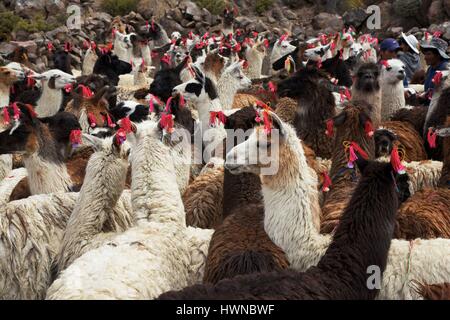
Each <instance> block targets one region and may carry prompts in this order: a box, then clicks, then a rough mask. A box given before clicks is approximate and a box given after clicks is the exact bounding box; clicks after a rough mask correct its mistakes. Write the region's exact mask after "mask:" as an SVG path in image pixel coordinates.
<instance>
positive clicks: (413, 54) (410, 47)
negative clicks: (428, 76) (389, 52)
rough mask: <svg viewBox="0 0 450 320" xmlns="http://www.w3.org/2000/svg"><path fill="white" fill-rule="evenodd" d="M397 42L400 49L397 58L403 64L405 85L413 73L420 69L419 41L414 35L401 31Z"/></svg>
mask: <svg viewBox="0 0 450 320" xmlns="http://www.w3.org/2000/svg"><path fill="white" fill-rule="evenodd" d="M399 44H400V47H401V48H402V51H400V52H399V54H398V58H399V59H400V60H401V61H402V62H403V63H404V64H405V71H406V79H405V80H406V81H405V86H407V85H408V83H409V82H410V81H411V79H412V77H413V75H414V73H416V71H417V70H419V69H420V55H419V41H417V38H416V37H415V36H414V35H412V34H411V35H409V36H407V35H406V34H404V33H403V32H402V36H401V38H400V40H399Z"/></svg>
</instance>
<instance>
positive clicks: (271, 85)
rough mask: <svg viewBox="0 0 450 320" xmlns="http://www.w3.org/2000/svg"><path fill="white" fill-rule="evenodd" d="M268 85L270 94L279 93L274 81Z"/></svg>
mask: <svg viewBox="0 0 450 320" xmlns="http://www.w3.org/2000/svg"><path fill="white" fill-rule="evenodd" d="M267 85H268V86H269V91H270V92H272V93H275V92H277V86H276V85H275V84H274V83H273V82H272V81H270V82H269V83H268V84H267Z"/></svg>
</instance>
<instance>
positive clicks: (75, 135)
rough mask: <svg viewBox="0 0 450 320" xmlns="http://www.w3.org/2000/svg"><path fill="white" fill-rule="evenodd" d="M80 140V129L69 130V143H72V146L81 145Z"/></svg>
mask: <svg viewBox="0 0 450 320" xmlns="http://www.w3.org/2000/svg"><path fill="white" fill-rule="evenodd" d="M81 142H82V141H81V130H72V131H71V132H70V143H71V144H72V147H73V148H76V147H78V146H79V145H81Z"/></svg>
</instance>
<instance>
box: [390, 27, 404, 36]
mask: <svg viewBox="0 0 450 320" xmlns="http://www.w3.org/2000/svg"><path fill="white" fill-rule="evenodd" d="M388 31H390V32H392V33H393V34H395V35H396V36H397V37H398V36H400V35H401V33H402V32H403V28H402V27H392V28H389V29H388Z"/></svg>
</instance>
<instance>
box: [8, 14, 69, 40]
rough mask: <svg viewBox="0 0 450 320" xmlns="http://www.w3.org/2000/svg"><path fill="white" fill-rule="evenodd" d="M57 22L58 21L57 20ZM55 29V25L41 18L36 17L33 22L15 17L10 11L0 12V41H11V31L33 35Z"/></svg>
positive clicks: (56, 25)
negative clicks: (22, 31) (20, 31)
mask: <svg viewBox="0 0 450 320" xmlns="http://www.w3.org/2000/svg"><path fill="white" fill-rule="evenodd" d="M61 19H64V18H61ZM58 21H60V19H59V18H58ZM57 27H58V24H57V23H53V24H52V23H48V22H46V21H45V19H44V17H42V16H38V17H36V18H35V19H33V20H27V19H23V18H21V17H19V16H17V15H15V14H14V13H13V12H12V11H3V12H0V41H9V40H11V32H12V31H18V30H24V31H27V32H30V33H33V32H40V31H50V30H53V29H55V28H57Z"/></svg>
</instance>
